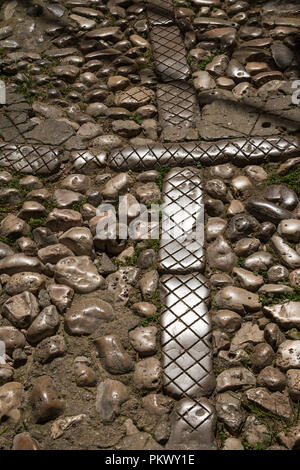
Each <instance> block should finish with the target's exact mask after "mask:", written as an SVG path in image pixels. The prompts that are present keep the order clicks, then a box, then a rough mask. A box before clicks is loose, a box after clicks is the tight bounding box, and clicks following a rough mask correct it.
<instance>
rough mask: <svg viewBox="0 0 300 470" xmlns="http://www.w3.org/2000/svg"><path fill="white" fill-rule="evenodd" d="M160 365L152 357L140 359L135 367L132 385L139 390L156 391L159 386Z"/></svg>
mask: <svg viewBox="0 0 300 470" xmlns="http://www.w3.org/2000/svg"><path fill="white" fill-rule="evenodd" d="M161 373H162V369H161V364H160V361H159V360H158V359H156V358H154V357H150V358H147V359H142V360H141V361H139V362H137V363H136V365H135V369H134V373H133V384H134V386H135V387H136V388H138V389H139V390H143V391H144V390H148V391H152V390H156V389H158V388H159V386H160V384H161Z"/></svg>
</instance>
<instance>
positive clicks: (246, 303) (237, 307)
mask: <svg viewBox="0 0 300 470" xmlns="http://www.w3.org/2000/svg"><path fill="white" fill-rule="evenodd" d="M215 305H216V306H217V307H218V308H220V309H228V310H233V311H234V312H237V313H240V314H242V315H246V314H247V313H249V312H253V311H254V312H256V311H257V310H259V309H260V308H261V302H260V300H259V296H258V295H257V294H254V293H252V292H248V291H247V290H245V289H241V288H240V287H234V286H228V287H224V288H223V289H221V290H220V291H219V292H218V293H217V295H216V296H215Z"/></svg>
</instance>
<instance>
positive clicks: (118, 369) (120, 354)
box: [94, 335, 133, 375]
mask: <svg viewBox="0 0 300 470" xmlns="http://www.w3.org/2000/svg"><path fill="white" fill-rule="evenodd" d="M94 344H95V346H96V348H97V351H98V353H99V357H100V358H101V359H102V363H103V366H104V368H105V369H106V370H107V371H108V372H110V373H111V374H114V375H115V374H127V373H128V372H130V371H131V369H132V368H133V361H132V359H131V357H130V356H129V354H128V353H127V352H126V351H125V349H124V347H123V346H122V344H121V341H120V339H119V338H118V337H117V336H116V335H108V336H102V337H100V338H96V339H95V340H94Z"/></svg>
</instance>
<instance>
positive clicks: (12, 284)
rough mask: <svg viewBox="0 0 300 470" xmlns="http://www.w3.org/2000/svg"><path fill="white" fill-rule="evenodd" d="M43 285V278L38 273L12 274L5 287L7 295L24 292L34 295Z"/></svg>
mask: <svg viewBox="0 0 300 470" xmlns="http://www.w3.org/2000/svg"><path fill="white" fill-rule="evenodd" d="M44 284H45V276H44V275H43V274H39V273H31V272H24V273H17V274H13V275H12V276H11V277H10V279H9V280H8V281H7V283H6V285H5V291H6V293H7V294H8V295H16V294H21V293H22V292H24V291H28V292H32V293H33V294H36V293H37V292H38V291H39V290H40V289H41V288H42V287H43V286H44Z"/></svg>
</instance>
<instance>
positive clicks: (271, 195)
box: [264, 184, 299, 211]
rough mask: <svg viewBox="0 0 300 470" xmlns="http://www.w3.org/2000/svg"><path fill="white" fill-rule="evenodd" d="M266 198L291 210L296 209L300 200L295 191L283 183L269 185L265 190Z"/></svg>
mask: <svg viewBox="0 0 300 470" xmlns="http://www.w3.org/2000/svg"><path fill="white" fill-rule="evenodd" d="M264 198H265V199H267V201H270V202H273V203H274V204H278V205H279V206H280V207H282V208H283V209H287V210H290V211H292V210H294V209H295V208H296V207H297V204H298V202H299V200H298V197H297V194H296V193H295V191H293V190H292V189H291V188H289V187H287V186H285V185H283V184H272V185H271V186H268V187H267V189H266V190H265V192H264Z"/></svg>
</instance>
